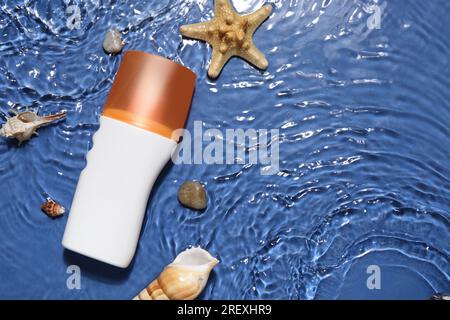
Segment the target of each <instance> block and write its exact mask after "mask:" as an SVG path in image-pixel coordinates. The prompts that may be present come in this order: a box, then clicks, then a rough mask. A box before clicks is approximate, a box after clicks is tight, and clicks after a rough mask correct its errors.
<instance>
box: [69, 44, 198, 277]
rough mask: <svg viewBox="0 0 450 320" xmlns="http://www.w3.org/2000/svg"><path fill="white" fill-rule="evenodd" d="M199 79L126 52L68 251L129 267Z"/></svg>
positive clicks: (80, 190) (81, 187)
mask: <svg viewBox="0 0 450 320" xmlns="http://www.w3.org/2000/svg"><path fill="white" fill-rule="evenodd" d="M195 78H196V77H195V74H194V73H193V72H192V71H190V70H189V69H187V68H185V67H183V66H181V65H179V64H177V63H175V62H172V61H170V60H167V59H165V58H162V57H158V56H154V55H150V54H147V53H144V52H139V51H128V52H126V53H125V55H124V58H123V61H122V64H121V66H120V68H119V71H118V73H117V75H116V78H115V80H114V84H113V86H112V89H111V92H110V94H109V97H108V100H107V102H106V105H105V108H104V110H103V113H102V116H101V118H100V128H99V130H98V131H97V132H96V133H95V135H94V138H93V148H92V149H91V150H90V151H89V153H88V155H87V166H86V168H85V169H84V170H83V171H82V173H81V176H80V179H79V182H78V186H77V190H76V192H75V196H74V199H73V202H72V207H71V210H70V213H69V218H68V221H67V226H66V229H65V232H64V237H63V240H62V244H63V246H64V248H66V249H69V250H71V251H75V252H77V253H80V254H83V255H85V256H88V257H91V258H93V259H96V260H100V261H103V262H105V263H108V264H111V265H114V266H117V267H120V268H126V267H127V266H128V265H129V264H130V262H131V260H132V259H133V256H134V253H135V251H136V246H137V243H138V239H139V235H140V231H141V227H142V222H143V219H144V215H145V211H146V207H147V203H148V198H149V195H150V192H151V190H152V186H153V184H154V182H155V180H156V178H157V177H158V175H159V173H160V171H161V169H162V168H163V167H164V166H165V164H166V163H167V161H168V160H169V159H170V156H171V154H172V152H173V150H174V149H175V148H176V145H177V143H176V141H175V140H174V138H175V139H176V137H172V132H173V131H174V130H176V129H179V128H183V127H184V123H185V121H186V119H187V115H188V113H189V108H190V104H191V100H192V95H193V92H194V86H195Z"/></svg>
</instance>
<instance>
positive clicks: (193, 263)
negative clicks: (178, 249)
mask: <svg viewBox="0 0 450 320" xmlns="http://www.w3.org/2000/svg"><path fill="white" fill-rule="evenodd" d="M217 263H219V260H217V259H216V258H214V257H212V256H211V255H210V254H209V253H208V252H207V251H206V250H203V249H201V248H191V249H187V250H185V251H183V252H182V253H180V254H179V255H178V256H177V258H176V259H175V260H174V261H173V262H172V263H171V264H169V265H168V266H167V267H166V268H165V269H164V270H163V272H161V274H160V275H159V276H158V278H157V279H155V280H154V281H153V282H152V283H151V284H150V285H149V286H148V287H147V288H145V289H144V290H142V291H141V292H140V293H139V295H137V296H136V297H135V298H134V300H193V299H195V298H197V297H198V296H199V295H200V293H201V292H202V291H203V289H204V288H205V285H206V282H207V281H208V277H209V274H210V273H211V270H212V269H213V268H214V266H215V265H216V264H217Z"/></svg>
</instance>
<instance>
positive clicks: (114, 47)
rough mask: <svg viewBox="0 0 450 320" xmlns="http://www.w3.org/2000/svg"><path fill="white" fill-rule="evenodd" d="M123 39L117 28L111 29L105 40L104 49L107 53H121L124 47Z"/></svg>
mask: <svg viewBox="0 0 450 320" xmlns="http://www.w3.org/2000/svg"><path fill="white" fill-rule="evenodd" d="M123 45H124V43H123V41H122V36H121V34H120V32H119V31H118V30H117V29H111V30H109V31H108V32H107V33H106V35H105V39H104V40H103V50H105V52H107V53H112V54H115V53H119V52H120V51H122V49H123Z"/></svg>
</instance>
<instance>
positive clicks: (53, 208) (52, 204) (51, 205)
mask: <svg viewBox="0 0 450 320" xmlns="http://www.w3.org/2000/svg"><path fill="white" fill-rule="evenodd" d="M41 209H42V211H44V213H45V214H46V215H48V216H49V217H50V218H56V217H60V216H62V215H63V214H64V212H65V211H66V210H65V209H64V207H63V206H62V205H60V204H59V203H57V202H56V201H54V200H52V199H48V200H47V201H46V202H44V204H42V206H41Z"/></svg>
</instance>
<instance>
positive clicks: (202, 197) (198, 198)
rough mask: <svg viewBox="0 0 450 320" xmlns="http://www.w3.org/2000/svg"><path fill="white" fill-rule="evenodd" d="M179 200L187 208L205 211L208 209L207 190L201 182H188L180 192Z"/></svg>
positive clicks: (182, 186)
mask: <svg viewBox="0 0 450 320" xmlns="http://www.w3.org/2000/svg"><path fill="white" fill-rule="evenodd" d="M178 200H179V201H180V202H181V204H182V205H184V206H185V207H188V208H191V209H194V210H204V209H205V208H206V191H205V188H204V187H203V185H202V184H201V183H200V182H197V181H187V182H185V183H183V184H182V185H181V187H180V189H179V190H178Z"/></svg>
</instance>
